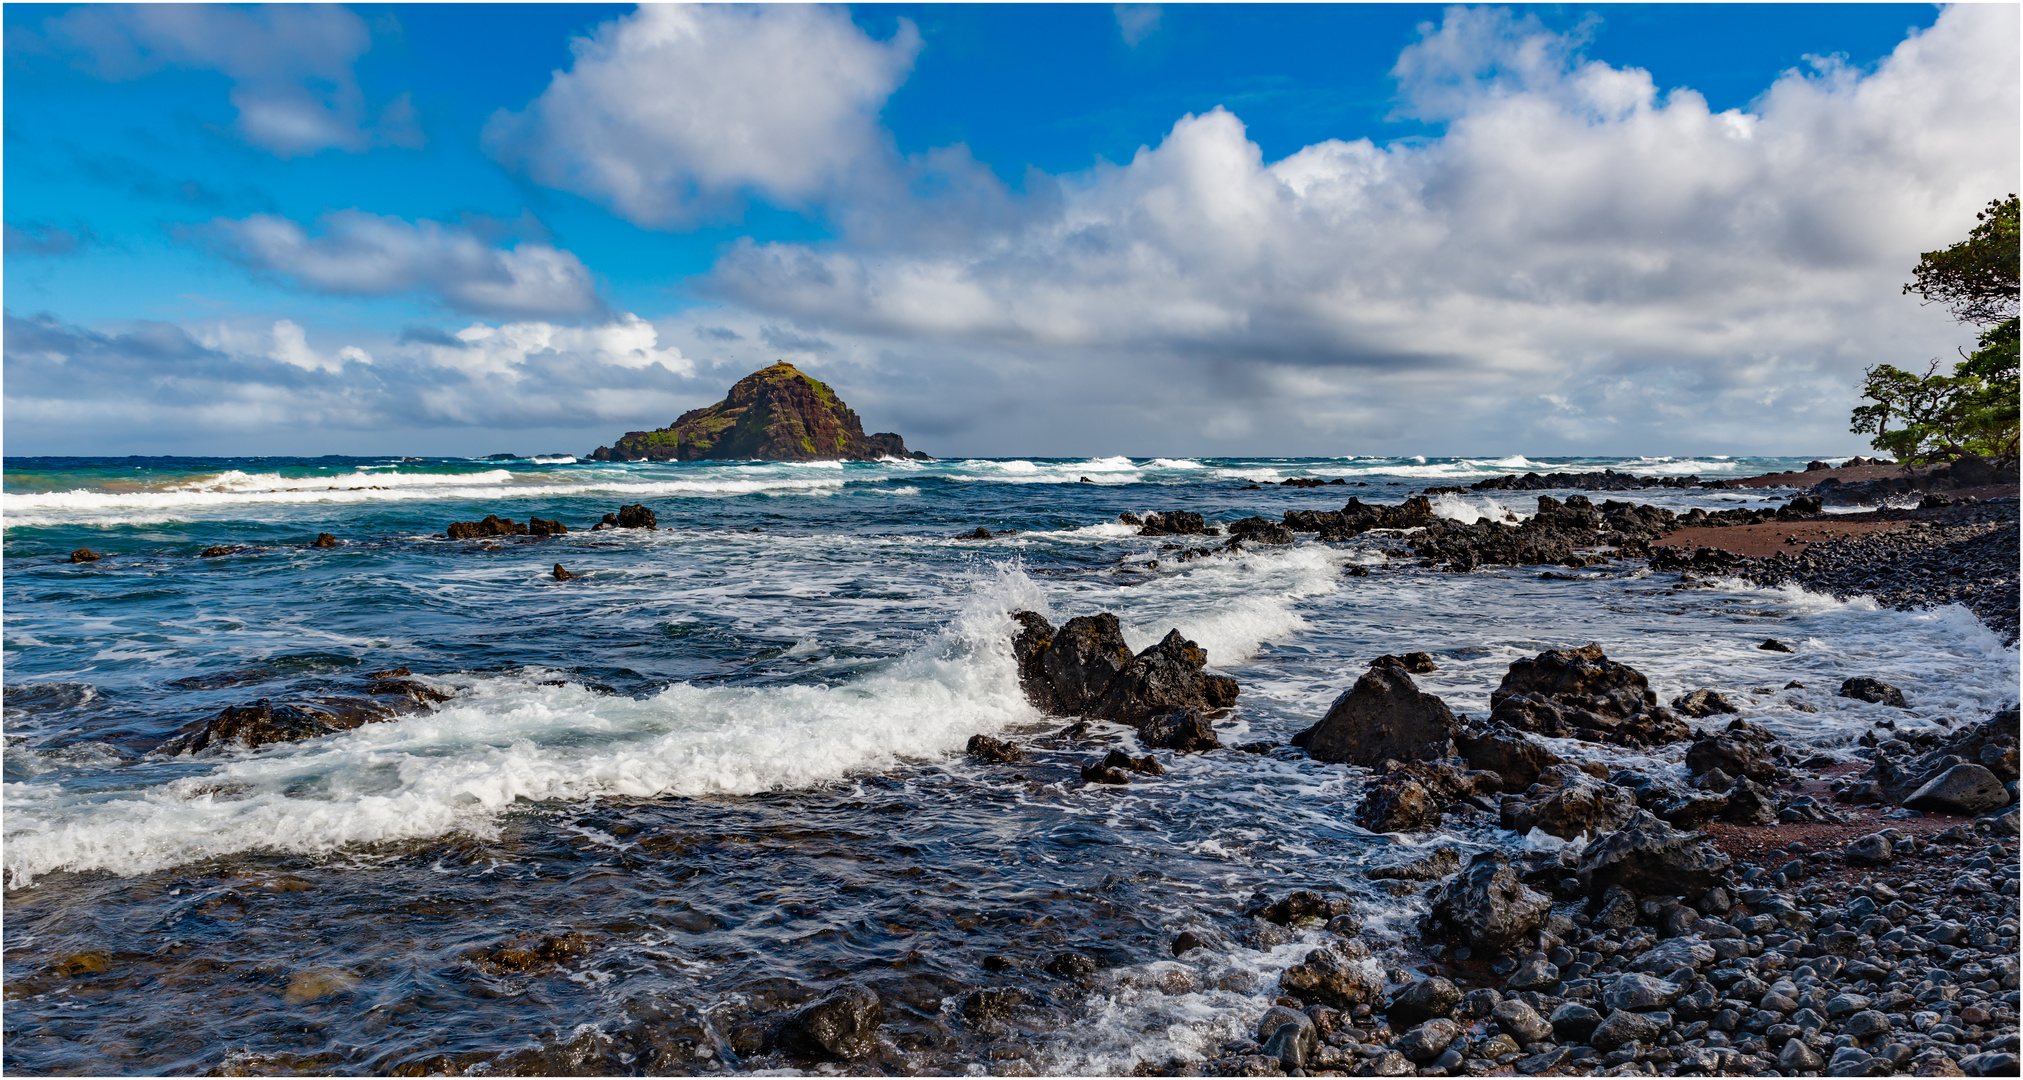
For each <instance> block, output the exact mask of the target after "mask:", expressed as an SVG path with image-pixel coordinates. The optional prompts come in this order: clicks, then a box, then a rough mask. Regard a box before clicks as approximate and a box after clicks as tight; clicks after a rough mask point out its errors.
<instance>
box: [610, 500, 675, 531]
mask: <svg viewBox="0 0 2023 1080" xmlns="http://www.w3.org/2000/svg"><path fill="white" fill-rule="evenodd" d="M659 527H660V518H659V517H658V516H657V515H655V514H654V512H653V511H651V510H648V509H647V508H646V507H644V506H640V505H639V504H637V503H634V504H633V505H631V506H621V507H619V508H618V512H617V513H615V514H606V515H604V520H603V521H600V522H598V523H597V528H598V529H600V530H601V529H657V528H659Z"/></svg>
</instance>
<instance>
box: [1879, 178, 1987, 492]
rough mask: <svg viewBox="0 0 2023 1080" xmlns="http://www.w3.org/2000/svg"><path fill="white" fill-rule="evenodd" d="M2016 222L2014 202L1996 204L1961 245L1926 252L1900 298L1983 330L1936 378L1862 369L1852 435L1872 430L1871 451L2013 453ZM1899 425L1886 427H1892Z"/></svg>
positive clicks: (1930, 372) (1938, 455)
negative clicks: (1942, 309)
mask: <svg viewBox="0 0 2023 1080" xmlns="http://www.w3.org/2000/svg"><path fill="white" fill-rule="evenodd" d="M2017 216H2018V200H2017V198H2016V196H2015V195H2013V194H2012V195H2010V196H2009V198H2008V199H2006V200H2004V199H1996V200H1994V201H1992V202H1990V203H1989V204H1988V207H1987V209H1985V210H1982V211H1981V212H1980V213H1978V214H1976V215H1975V218H1976V219H1977V220H1978V221H1979V222H1980V223H1979V224H1978V225H1975V226H1974V230H1973V232H1971V233H1969V234H1968V235H1967V239H1965V240H1962V241H1960V242H1959V243H1957V244H1954V245H1952V246H1951V247H1948V248H1946V249H1944V250H1942V251H1927V252H1925V253H1924V255H1923V256H1922V257H1921V258H1920V259H1919V260H1918V266H1917V269H1916V270H1914V271H1912V280H1911V282H1910V284H1908V285H1905V286H1904V292H1906V293H1916V294H1917V295H1919V296H1921V297H1923V298H1924V301H1925V303H1927V304H1944V305H1946V308H1947V309H1948V310H1950V311H1951V312H1952V313H1953V317H1954V318H1956V319H1958V320H1960V321H1961V322H1964V323H1970V324H1973V325H1976V326H1980V327H1983V328H1984V329H1983V331H1982V333H1981V336H1980V339H1979V340H1978V341H1977V342H1976V343H1975V346H1976V347H1975V351H1974V352H1973V353H1972V354H1967V353H1966V352H1965V351H1964V350H1962V353H1961V355H1962V359H1961V361H1960V362H1959V363H1958V364H1955V365H1954V366H1953V373H1952V374H1951V375H1941V374H1939V364H1940V362H1939V361H1938V360H1933V361H1932V363H1931V366H1930V367H1929V368H1927V369H1926V371H1925V373H1924V374H1923V375H1913V374H1911V373H1910V372H1908V371H1905V370H1903V369H1901V368H1898V367H1894V366H1892V365H1889V364H1878V365H1877V366H1875V367H1872V368H1869V369H1868V370H1867V371H1865V372H1863V373H1862V375H1863V378H1864V382H1863V384H1862V396H1863V397H1865V398H1867V399H1869V400H1870V401H1872V402H1874V404H1870V405H1862V406H1860V407H1858V408H1856V409H1855V410H1854V415H1853V417H1852V418H1851V419H1852V421H1853V425H1854V427H1853V430H1855V431H1857V432H1870V431H1873V432H1874V433H1875V438H1873V439H1872V440H1870V442H1869V445H1870V446H1873V447H1875V448H1876V449H1878V450H1883V451H1887V452H1888V453H1890V454H1892V455H1893V456H1895V457H1896V458H1898V459H1899V460H1901V461H1907V462H1924V461H1946V460H1951V459H1953V458H1957V457H1961V456H1963V455H1966V454H1979V455H1981V456H1983V457H1991V458H1999V459H2004V460H2010V461H2013V460H2015V458H2016V456H2017V280H2016V278H2017V236H2016V234H2017ZM1893 419H1894V420H1897V421H1899V422H1900V423H1901V424H1902V426H1901V427H1899V428H1897V429H1895V430H1891V429H1890V426H1889V425H1890V421H1891V420H1893Z"/></svg>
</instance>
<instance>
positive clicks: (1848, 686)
mask: <svg viewBox="0 0 2023 1080" xmlns="http://www.w3.org/2000/svg"><path fill="white" fill-rule="evenodd" d="M1839 696H1841V697H1844V698H1854V699H1855V700H1857V701H1866V702H1868V703H1869V704H1871V705H1893V706H1895V707H1897V708H1899V709H1908V708H1910V706H1909V705H1908V704H1906V703H1905V701H1904V692H1903V691H1902V690H1899V689H1897V688H1896V687H1894V686H1891V685H1890V684H1888V683H1886V682H1884V681H1882V680H1881V679H1871V678H1868V677H1867V676H1857V677H1855V678H1852V679H1849V680H1847V681H1846V682H1843V683H1841V684H1840V690H1839Z"/></svg>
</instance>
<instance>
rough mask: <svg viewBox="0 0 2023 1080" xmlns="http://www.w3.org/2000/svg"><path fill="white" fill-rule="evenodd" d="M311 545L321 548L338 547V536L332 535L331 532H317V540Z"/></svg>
mask: <svg viewBox="0 0 2023 1080" xmlns="http://www.w3.org/2000/svg"><path fill="white" fill-rule="evenodd" d="M309 546H310V547H320V548H329V547H336V546H337V537H335V536H332V535H331V534H329V533H317V534H316V542H315V543H313V544H311V545H309Z"/></svg>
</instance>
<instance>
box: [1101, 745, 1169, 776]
mask: <svg viewBox="0 0 2023 1080" xmlns="http://www.w3.org/2000/svg"><path fill="white" fill-rule="evenodd" d="M1097 764H1098V765H1099V766H1101V767H1102V768H1106V769H1122V770H1124V771H1125V772H1131V773H1138V774H1140V775H1143V776H1163V775H1165V773H1166V767H1165V766H1163V765H1161V764H1159V759H1158V758H1155V757H1153V756H1152V755H1150V754H1145V755H1142V756H1140V757H1132V756H1131V755H1129V754H1127V753H1125V752H1123V751H1122V750H1112V751H1110V752H1109V753H1107V754H1104V755H1103V760H1102V761H1100V762H1098V763H1097Z"/></svg>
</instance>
